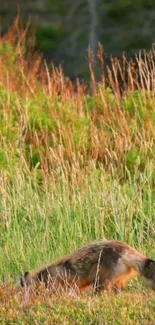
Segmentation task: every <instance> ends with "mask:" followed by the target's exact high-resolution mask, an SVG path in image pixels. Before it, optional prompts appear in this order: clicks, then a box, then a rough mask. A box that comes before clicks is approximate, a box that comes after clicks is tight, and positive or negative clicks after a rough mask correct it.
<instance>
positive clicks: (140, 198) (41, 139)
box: [0, 25, 155, 325]
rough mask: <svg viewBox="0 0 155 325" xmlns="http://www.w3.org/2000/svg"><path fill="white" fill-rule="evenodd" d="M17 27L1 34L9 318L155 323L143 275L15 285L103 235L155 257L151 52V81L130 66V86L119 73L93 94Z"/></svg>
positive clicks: (0, 219)
mask: <svg viewBox="0 0 155 325" xmlns="http://www.w3.org/2000/svg"><path fill="white" fill-rule="evenodd" d="M15 28H16V33H17V25H16V26H15ZM16 33H15V34H14V33H13V32H12V30H11V31H10V34H9V35H8V36H7V38H6V39H5V40H2V42H1V44H0V69H1V75H0V118H1V128H0V228H1V236H0V278H1V281H2V282H1V286H0V308H1V313H0V322H1V324H27V323H28V324H34V323H35V324H41V323H42V324H43V323H44V324H45V325H47V324H87V323H88V324H93V325H94V324H100V325H101V324H154V316H153V314H154V310H155V298H154V293H152V292H150V291H149V290H147V289H146V288H145V287H144V286H143V285H141V283H140V282H137V281H133V282H131V283H130V285H129V288H128V289H127V291H126V293H123V294H122V295H121V296H118V297H113V296H107V295H106V294H103V296H102V297H101V298H99V299H98V298H92V297H91V296H90V294H85V295H84V296H83V297H75V299H72V298H71V297H69V296H66V295H63V296H61V299H60V297H57V296H56V297H51V296H50V294H49V293H47V292H46V293H45V292H42V293H41V294H40V295H38V296H37V297H34V296H33V295H30V296H25V295H24V294H23V293H22V292H20V290H19V288H16V287H15V285H14V277H15V276H16V275H17V274H18V273H20V272H23V271H25V270H30V269H34V268H37V267H39V266H40V265H42V264H44V263H48V262H49V261H53V260H54V259H56V258H58V257H59V256H62V255H64V254H67V253H68V252H70V251H72V250H73V249H75V248H76V247H78V246H81V245H82V244H84V243H86V242H89V241H91V240H93V239H98V238H116V239H121V240H124V241H126V242H128V243H129V244H131V245H133V246H135V247H136V248H138V249H139V250H141V251H142V252H143V253H146V254H148V255H149V256H150V257H152V258H155V255H154V239H155V228H154V215H155V204H154V202H155V201H154V195H155V193H154V177H155V170H154V168H155V167H154V166H155V163H154V162H155V156H154V154H155V151H154V139H155V131H154V118H155V114H154V94H153V92H152V91H150V89H149V87H150V85H151V74H149V73H148V69H149V68H150V65H151V63H150V61H149V66H148V65H147V64H148V63H147V62H148V61H147V58H146V62H145V64H143V65H142V64H139V66H140V71H139V72H140V76H141V78H140V82H141V83H140V82H139V83H137V79H136V76H135V74H134V73H133V74H131V71H130V69H129V76H128V85H127V84H124V86H125V90H126V91H125V93H124V94H123V96H120V92H119V87H118V83H117V77H116V74H115V76H114V75H113V76H112V75H111V73H109V82H110V84H111V88H106V87H105V86H104V79H103V82H102V83H100V84H95V83H93V89H94V92H95V95H94V97H91V96H89V95H88V93H87V91H86V90H84V89H83V87H82V86H79V87H78V89H77V91H74V89H73V86H72V84H70V82H69V81H68V80H67V79H65V77H64V76H63V74H62V72H61V71H57V70H55V71H54V72H53V75H50V74H49V72H48V70H47V68H46V67H45V69H42V68H41V61H40V59H38V58H37V59H36V58H34V57H32V55H31V58H30V59H29V60H25V59H24V56H23V53H24V51H25V45H26V43H25V42H24V40H25V38H24V36H25V34H24V32H23V33H22V37H21V38H19V39H20V42H18V44H17V42H16V39H15V37H14V35H16ZM26 39H27V38H26ZM139 62H140V63H142V61H139ZM113 67H114V69H116V70H117V67H118V63H116V64H115V63H114V66H113ZM129 67H130V68H131V66H130V65H129ZM142 69H143V70H142ZM116 70H114V71H116ZM91 72H92V71H91ZM92 77H93V73H92ZM112 78H113V79H112ZM149 78H150V79H149ZM114 79H115V80H114ZM92 80H93V78H92ZM143 84H145V86H148V91H144V90H142V89H141V88H142V86H143ZM134 85H136V90H135V88H134V87H135V86H134ZM131 89H132V91H131ZM137 89H139V90H137Z"/></svg>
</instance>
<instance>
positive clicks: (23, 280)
mask: <svg viewBox="0 0 155 325" xmlns="http://www.w3.org/2000/svg"><path fill="white" fill-rule="evenodd" d="M28 277H29V272H25V273H24V275H22V274H20V275H18V278H17V283H19V284H20V285H21V286H22V287H25V285H26V284H27V279H28Z"/></svg>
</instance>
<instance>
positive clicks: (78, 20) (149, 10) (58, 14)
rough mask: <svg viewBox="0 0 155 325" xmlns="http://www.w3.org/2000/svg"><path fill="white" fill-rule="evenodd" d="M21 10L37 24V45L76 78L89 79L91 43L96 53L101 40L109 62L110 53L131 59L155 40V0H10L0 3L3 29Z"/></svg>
mask: <svg viewBox="0 0 155 325" xmlns="http://www.w3.org/2000/svg"><path fill="white" fill-rule="evenodd" d="M19 11H20V16H21V18H22V19H23V21H27V20H28V19H29V20H30V21H31V23H34V22H35V23H36V25H37V27H38V30H37V35H36V40H37V41H36V46H37V48H39V49H41V51H42V52H44V54H45V55H46V59H47V58H48V60H49V61H51V60H53V61H54V64H55V65H57V66H58V65H59V64H60V63H61V64H63V70H64V71H65V75H68V76H70V77H72V79H74V80H75V78H76V77H77V75H78V76H79V77H80V78H84V79H86V80H89V69H88V62H87V56H88V45H90V46H91V48H92V49H93V51H94V52H96V51H97V48H98V42H100V43H101V44H103V46H104V51H105V61H106V64H109V63H110V62H109V61H110V59H109V58H110V56H111V55H113V56H117V57H121V55H122V52H123V51H125V53H126V55H127V56H128V57H133V56H134V54H135V53H137V52H138V51H139V50H140V49H144V48H145V49H147V50H150V49H151V46H152V43H154V34H155V29H154V26H155V2H154V0H115V1H113V0H97V1H96V0H79V1H76V0H63V1H60V0H57V1H55V0H33V1H32V0H27V1H24V0H20V3H19V1H18V0H6V1H5V2H4V1H3V2H1V4H0V16H1V19H2V32H3V33H5V32H6V31H7V30H8V26H10V24H11V23H12V21H13V20H14V18H15V17H16V15H17V12H19ZM77 53H78V55H77ZM98 78H100V71H99V73H98Z"/></svg>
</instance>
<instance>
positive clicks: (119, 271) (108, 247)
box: [21, 240, 155, 293]
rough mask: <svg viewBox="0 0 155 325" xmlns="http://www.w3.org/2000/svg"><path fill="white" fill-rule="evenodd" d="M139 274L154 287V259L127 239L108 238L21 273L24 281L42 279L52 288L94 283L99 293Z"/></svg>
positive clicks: (84, 286)
mask: <svg viewBox="0 0 155 325" xmlns="http://www.w3.org/2000/svg"><path fill="white" fill-rule="evenodd" d="M137 275H141V276H143V277H145V278H146V279H147V280H149V282H151V283H152V287H153V288H154V287H155V262H154V261H153V260H151V259H148V258H147V257H146V256H144V255H142V254H140V253H139V252H138V251H136V250H134V249H133V248H131V247H129V246H128V245H127V244H125V243H122V242H119V241H115V240H109V241H98V242H93V243H91V244H88V245H86V246H84V247H81V248H79V249H78V250H76V251H75V252H74V253H72V254H71V255H69V256H67V257H64V258H62V259H60V260H58V261H56V262H55V263H53V264H51V265H49V266H47V267H44V268H43V269H41V270H40V271H38V272H35V273H28V272H26V273H25V275H24V276H21V284H22V285H23V286H26V285H30V284H35V285H36V284H39V283H40V282H43V283H44V284H45V286H46V287H48V288H50V289H51V290H52V291H56V290H58V289H60V288H62V287H63V288H67V289H69V288H71V287H74V288H77V289H78V290H80V291H85V290H86V289H87V288H88V287H89V286H93V291H94V292H97V293H98V292H100V291H102V290H106V291H110V290H113V291H115V292H117V291H118V290H123V289H124V288H125V287H126V284H127V282H128V281H129V279H130V278H133V277H135V276H137Z"/></svg>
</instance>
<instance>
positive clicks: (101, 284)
mask: <svg viewBox="0 0 155 325" xmlns="http://www.w3.org/2000/svg"><path fill="white" fill-rule="evenodd" d="M109 289H110V283H109V281H108V279H105V278H104V279H103V278H102V277H98V278H97V279H95V281H94V283H93V293H95V294H101V292H102V291H109Z"/></svg>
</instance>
